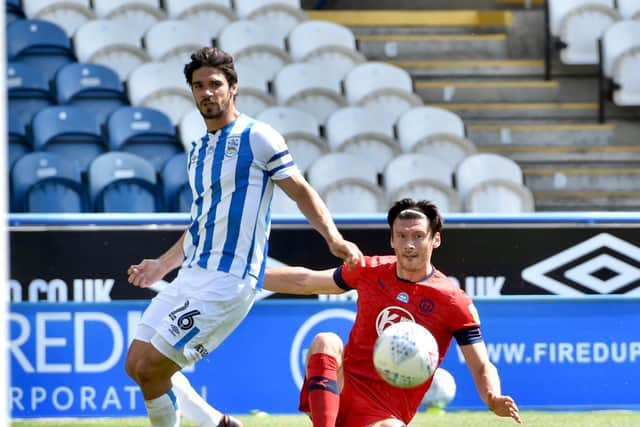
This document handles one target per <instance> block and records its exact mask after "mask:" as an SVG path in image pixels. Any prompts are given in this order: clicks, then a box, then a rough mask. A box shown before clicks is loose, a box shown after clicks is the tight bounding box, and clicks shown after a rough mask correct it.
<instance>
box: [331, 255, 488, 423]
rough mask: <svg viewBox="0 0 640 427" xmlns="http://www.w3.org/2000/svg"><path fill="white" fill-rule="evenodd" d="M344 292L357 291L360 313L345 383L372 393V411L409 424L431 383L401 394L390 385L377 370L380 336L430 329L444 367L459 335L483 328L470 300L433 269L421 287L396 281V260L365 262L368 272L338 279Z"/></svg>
mask: <svg viewBox="0 0 640 427" xmlns="http://www.w3.org/2000/svg"><path fill="white" fill-rule="evenodd" d="M334 279H335V280H336V283H337V284H338V285H339V286H341V287H343V288H346V289H348V288H353V289H357V290H358V302H357V304H358V312H357V315H356V320H355V323H354V325H353V328H352V329H351V333H350V334H349V341H348V343H347V344H346V346H345V350H344V365H343V370H344V374H345V381H351V382H353V383H355V386H356V387H358V389H360V390H361V391H363V392H366V393H367V394H368V399H369V400H370V402H371V405H372V407H375V408H384V409H385V410H388V411H389V413H390V414H392V415H393V416H395V417H397V418H399V419H400V420H402V421H404V422H405V423H407V424H408V423H409V422H410V421H411V418H413V416H414V414H415V413H416V411H417V409H418V407H419V406H420V402H421V401H422V398H423V397H424V394H425V392H426V391H427V389H428V388H429V386H430V385H431V380H429V381H427V382H426V383H425V384H423V385H420V386H417V387H413V388H409V389H401V388H397V387H393V386H392V385H390V384H388V383H386V382H385V381H384V380H383V379H382V378H381V377H380V376H379V375H378V373H377V372H376V370H375V368H374V366H373V347H374V344H375V341H376V339H377V338H378V335H379V334H380V332H381V331H382V330H383V329H384V328H386V327H387V326H389V325H391V324H393V323H397V322H400V321H403V320H412V321H415V322H416V323H418V324H420V325H422V326H424V327H426V328H427V329H428V330H429V331H430V332H431V334H432V335H433V336H434V337H435V339H436V341H437V342H438V348H439V350H440V360H439V362H438V366H439V365H440V363H442V360H443V359H444V355H445V354H446V352H447V350H448V348H449V345H450V344H451V339H452V338H453V334H454V332H456V331H459V330H462V329H468V328H473V327H477V326H479V319H478V317H477V312H476V310H475V308H474V307H473V302H472V301H471V299H470V298H469V296H468V295H467V294H466V293H465V292H464V291H463V290H461V289H460V288H459V287H458V286H457V285H455V284H454V283H452V282H451V281H450V280H449V279H448V278H447V276H445V275H444V274H443V273H441V272H440V271H438V270H436V269H435V268H433V269H432V273H431V274H430V275H429V276H428V277H425V278H424V279H423V280H422V281H420V282H409V281H407V280H403V279H400V278H398V277H397V275H396V257H395V256H376V257H365V265H364V267H361V266H357V267H354V268H353V269H351V270H348V269H347V268H346V267H345V266H344V265H343V266H342V267H339V268H338V269H337V270H336V273H335V274H334Z"/></svg>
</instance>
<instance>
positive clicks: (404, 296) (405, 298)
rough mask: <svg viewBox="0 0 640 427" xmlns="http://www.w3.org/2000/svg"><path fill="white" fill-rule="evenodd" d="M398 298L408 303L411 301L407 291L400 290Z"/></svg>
mask: <svg viewBox="0 0 640 427" xmlns="http://www.w3.org/2000/svg"><path fill="white" fill-rule="evenodd" d="M396 299H397V300H398V301H400V302H403V303H405V304H407V303H408V302H409V295H407V293H406V292H400V293H399V294H398V296H397V297H396Z"/></svg>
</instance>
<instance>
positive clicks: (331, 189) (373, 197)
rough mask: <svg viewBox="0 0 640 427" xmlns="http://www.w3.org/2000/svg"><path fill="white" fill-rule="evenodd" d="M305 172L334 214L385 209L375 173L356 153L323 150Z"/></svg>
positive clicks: (375, 211) (371, 211)
mask: <svg viewBox="0 0 640 427" xmlns="http://www.w3.org/2000/svg"><path fill="white" fill-rule="evenodd" d="M307 176H308V178H309V183H310V184H311V185H312V186H313V188H315V189H316V191H318V193H319V194H320V197H322V199H323V200H324V201H325V203H326V204H327V207H328V208H329V210H330V211H331V212H332V213H334V214H336V213H360V214H362V213H379V212H382V211H384V210H386V200H385V197H384V192H383V190H382V188H380V186H379V185H378V173H377V172H376V170H375V168H374V167H373V166H371V165H370V164H368V163H366V162H363V161H362V159H361V158H360V157H358V156H354V155H352V154H346V153H329V154H326V155H324V156H322V157H320V158H319V159H317V160H316V161H315V162H313V164H312V165H311V167H310V168H309V171H308V172H307Z"/></svg>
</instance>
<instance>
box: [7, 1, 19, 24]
mask: <svg viewBox="0 0 640 427" xmlns="http://www.w3.org/2000/svg"><path fill="white" fill-rule="evenodd" d="M4 7H5V16H6V24H7V25H9V24H10V23H12V22H13V21H17V20H18V19H24V11H23V10H22V6H21V5H20V0H5V2H4Z"/></svg>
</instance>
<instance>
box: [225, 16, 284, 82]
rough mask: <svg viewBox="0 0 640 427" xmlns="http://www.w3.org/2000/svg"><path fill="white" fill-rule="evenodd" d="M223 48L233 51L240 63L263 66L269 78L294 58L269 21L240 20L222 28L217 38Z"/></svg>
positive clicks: (263, 72)
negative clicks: (290, 56) (267, 22)
mask: <svg viewBox="0 0 640 427" xmlns="http://www.w3.org/2000/svg"><path fill="white" fill-rule="evenodd" d="M217 45H218V47H219V48H220V49H222V50H224V51H226V52H228V53H230V54H231V55H233V59H234V63H235V64H236V65H237V66H244V67H247V68H253V69H256V70H260V72H261V73H262V74H264V75H265V77H266V78H267V80H271V79H273V78H274V77H275V75H276V73H277V72H278V71H280V69H281V68H282V67H284V66H285V65H286V64H288V63H290V62H291V58H289V54H288V53H287V51H286V50H285V39H284V38H283V37H281V36H280V35H279V34H278V32H277V31H273V28H272V27H270V26H269V25H267V24H265V23H262V22H256V21H249V20H238V21H234V22H232V23H230V24H229V25H227V26H226V27H224V28H223V29H222V31H221V32H220V35H219V36H218V39H217Z"/></svg>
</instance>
